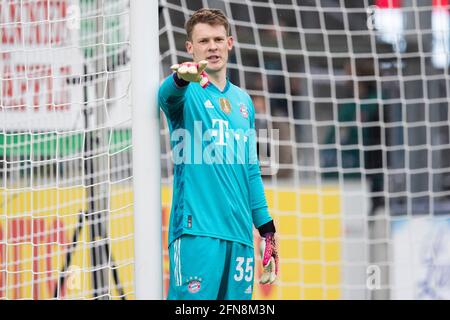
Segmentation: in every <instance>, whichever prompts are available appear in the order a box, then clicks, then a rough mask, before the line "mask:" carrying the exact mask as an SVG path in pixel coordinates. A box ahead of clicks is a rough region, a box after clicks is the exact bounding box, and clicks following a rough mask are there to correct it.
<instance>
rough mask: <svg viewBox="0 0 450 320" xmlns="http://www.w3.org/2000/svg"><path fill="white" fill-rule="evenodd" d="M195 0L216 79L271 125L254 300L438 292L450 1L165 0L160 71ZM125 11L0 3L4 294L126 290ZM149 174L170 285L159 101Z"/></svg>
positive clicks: (26, 0) (63, 3) (448, 174)
mask: <svg viewBox="0 0 450 320" xmlns="http://www.w3.org/2000/svg"><path fill="white" fill-rule="evenodd" d="M201 7H212V8H220V9H222V10H223V11H224V12H225V13H226V15H227V16H228V17H229V19H230V22H231V25H232V28H231V30H232V34H233V35H234V37H235V40H236V41H235V42H236V43H235V48H234V50H233V52H232V54H231V57H230V66H229V78H230V80H231V81H232V82H233V83H235V84H236V85H239V86H241V87H242V88H243V89H245V90H247V92H248V93H249V94H250V95H251V96H252V98H253V101H254V105H255V108H256V110H257V119H256V125H257V128H258V129H262V130H264V129H266V130H269V131H268V132H271V131H270V130H272V129H275V130H278V133H279V134H278V137H273V136H271V135H268V136H265V137H264V136H263V137H261V139H260V140H259V149H260V151H261V150H272V152H260V160H261V165H262V169H263V172H264V173H265V175H264V177H263V178H264V182H265V187H266V195H267V199H268V202H269V206H270V211H271V213H272V214H273V216H274V218H275V221H276V225H277V228H278V230H279V242H280V256H281V274H280V277H279V280H278V281H277V283H276V285H275V286H272V287H264V286H259V285H255V292H254V298H257V299H449V298H450V276H449V270H450V266H449V265H450V236H449V235H450V232H449V231H450V219H449V218H450V215H449V210H450V199H449V196H450V180H449V179H450V162H449V159H450V157H449V152H450V140H449V139H450V132H449V112H448V111H449V102H448V101H449V95H450V87H449V85H450V83H449V71H448V70H449V69H448V64H449V61H450V60H449V59H450V57H449V45H450V44H449V42H450V31H449V3H448V1H447V0H370V1H369V0H261V1H256V0H252V1H250V0H247V1H243V0H242V1H237V0H189V1H187V0H160V1H159V30H160V43H159V46H160V57H161V61H160V66H159V68H160V69H159V73H160V77H161V80H162V79H163V78H164V77H165V76H167V75H168V74H169V73H170V65H172V64H174V63H176V62H180V61H187V60H189V59H190V57H189V56H188V55H187V54H186V53H185V49H184V41H185V32H184V23H185V21H186V20H187V18H188V17H189V15H190V14H191V13H192V12H193V11H195V10H197V9H199V8H201ZM129 13H130V12H129V1H125V0H108V1H94V0H58V1H56V0H45V1H44V0H36V1H31V0H2V2H1V5H0V40H1V50H0V58H1V59H0V92H1V95H0V114H1V117H0V124H1V125H0V127H1V128H2V130H1V131H0V141H1V147H2V149H1V150H0V151H1V152H0V159H1V162H0V165H1V167H0V169H1V175H0V182H1V184H0V192H1V196H2V197H1V199H0V203H1V206H0V299H48V298H77V299H95V298H106V299H108V298H112V299H118V298H122V299H133V298H134V297H135V294H134V293H135V291H134V290H135V289H134V276H133V263H134V256H133V255H134V251H133V250H134V249H133V241H134V236H133V188H132V182H133V168H132V163H131V161H132V150H133V145H132V142H131V104H130V84H131V85H132V83H131V81H130V60H129V59H130V42H129V21H128V20H129ZM143 32H145V31H143ZM161 176H162V206H163V208H162V215H163V245H164V290H165V292H166V290H167V284H168V277H169V275H168V263H167V250H166V247H167V233H166V232H167V222H168V218H169V213H170V204H171V185H172V178H173V163H172V161H171V158H170V137H169V132H168V128H167V124H166V121H165V117H164V116H163V115H162V114H161ZM149 214H158V213H155V212H150V213H149ZM255 236H256V234H255ZM256 256H257V257H258V253H257V254H256ZM258 261H259V260H258ZM260 271H261V270H260V269H258V270H257V272H256V276H258V275H259V273H260Z"/></svg>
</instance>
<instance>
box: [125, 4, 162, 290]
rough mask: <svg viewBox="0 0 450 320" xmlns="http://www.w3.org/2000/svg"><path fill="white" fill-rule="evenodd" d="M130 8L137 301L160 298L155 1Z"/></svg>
mask: <svg viewBox="0 0 450 320" xmlns="http://www.w3.org/2000/svg"><path fill="white" fill-rule="evenodd" d="M130 5H131V6H130V9H131V14H130V40H131V48H132V49H131V50H132V54H131V75H132V77H131V82H132V92H131V94H132V106H133V112H132V113H133V121H132V123H133V126H132V132H133V171H134V180H133V181H134V184H133V185H134V239H135V244H134V245H135V260H134V268H135V290H136V298H137V299H162V297H163V296H162V295H163V287H162V284H163V277H162V268H163V263H162V219H161V192H160V183H161V179H160V177H161V166H160V138H159V135H160V133H159V121H160V118H159V107H158V105H157V92H158V86H159V25H158V1H143V0H132V1H131V3H130Z"/></svg>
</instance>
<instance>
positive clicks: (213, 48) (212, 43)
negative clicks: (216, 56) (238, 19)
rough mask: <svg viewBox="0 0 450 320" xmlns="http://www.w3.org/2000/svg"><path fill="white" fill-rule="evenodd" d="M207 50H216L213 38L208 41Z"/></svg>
mask: <svg viewBox="0 0 450 320" xmlns="http://www.w3.org/2000/svg"><path fill="white" fill-rule="evenodd" d="M208 50H210V51H215V50H217V44H216V42H215V41H214V40H211V41H210V42H209V46H208Z"/></svg>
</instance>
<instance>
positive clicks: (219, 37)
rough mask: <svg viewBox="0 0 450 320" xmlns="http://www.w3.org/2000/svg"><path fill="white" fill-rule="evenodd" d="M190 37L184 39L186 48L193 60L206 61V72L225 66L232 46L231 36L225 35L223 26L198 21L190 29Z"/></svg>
mask: <svg viewBox="0 0 450 320" xmlns="http://www.w3.org/2000/svg"><path fill="white" fill-rule="evenodd" d="M191 38H192V39H191V41H186V50H187V52H188V53H189V54H191V55H192V57H193V58H194V61H195V62H199V61H200V60H206V61H208V66H207V68H206V71H207V72H208V73H215V72H218V71H220V70H222V69H224V68H225V67H226V64H227V61H228V52H229V51H230V50H231V49H232V48H233V38H232V37H229V36H227V32H226V30H225V27H224V26H222V25H209V24H207V23H198V24H196V25H195V26H194V28H193V30H192V35H191Z"/></svg>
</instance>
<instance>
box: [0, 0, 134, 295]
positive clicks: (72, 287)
mask: <svg viewBox="0 0 450 320" xmlns="http://www.w3.org/2000/svg"><path fill="white" fill-rule="evenodd" d="M128 21H129V3H128V1H125V0H108V1H94V0H33V1H32V0H2V1H1V2H0V46H1V47H0V48H1V49H0V141H1V149H0V159H1V162H0V164H1V168H0V170H1V175H0V194H1V197H0V203H1V205H0V299H53V298H58V299H64V298H70V299H74V298H76V299H92V298H128V297H131V296H132V295H133V290H134V289H133V281H132V280H133V273H132V272H133V220H132V212H133V211H132V188H131V184H132V170H131V130H130V128H131V112H130V101H129V90H128V87H129V82H130V80H129V79H130V75H129V73H130V66H129V61H128V60H129V58H128V57H129V42H128V38H129V35H128V33H129V32H128V23H129V22H128Z"/></svg>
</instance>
